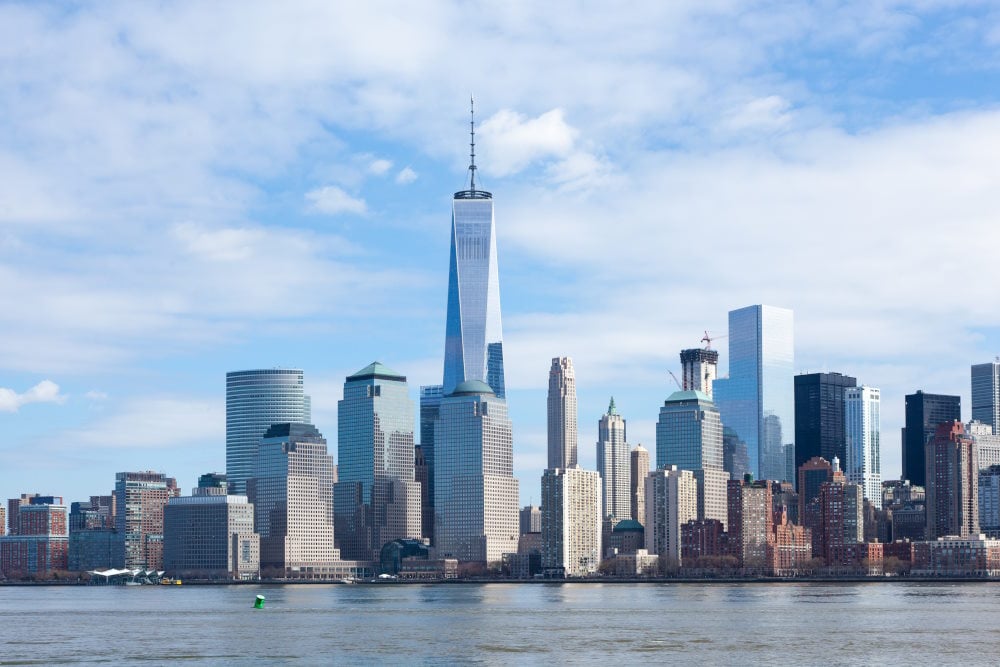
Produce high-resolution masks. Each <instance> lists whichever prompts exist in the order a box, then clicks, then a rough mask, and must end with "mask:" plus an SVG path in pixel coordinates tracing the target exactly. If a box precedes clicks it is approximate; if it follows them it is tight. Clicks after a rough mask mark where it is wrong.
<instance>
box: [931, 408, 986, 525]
mask: <svg viewBox="0 0 1000 667" xmlns="http://www.w3.org/2000/svg"><path fill="white" fill-rule="evenodd" d="M926 461H927V539H928V540H933V539H936V538H938V537H945V536H946V535H958V536H961V537H969V536H970V535H977V534H978V533H979V460H978V457H977V456H976V443H975V441H974V440H973V439H972V438H970V437H969V436H968V435H967V434H966V433H965V428H964V427H963V426H962V422H960V421H957V420H956V421H953V422H944V423H941V424H938V425H937V426H936V427H935V429H934V435H933V436H931V438H930V439H929V440H928V441H927V454H926Z"/></svg>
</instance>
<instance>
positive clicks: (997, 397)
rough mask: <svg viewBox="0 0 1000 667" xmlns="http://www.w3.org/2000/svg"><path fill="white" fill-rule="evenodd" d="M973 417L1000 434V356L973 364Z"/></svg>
mask: <svg viewBox="0 0 1000 667" xmlns="http://www.w3.org/2000/svg"><path fill="white" fill-rule="evenodd" d="M971 375H972V419H973V421H981V422H982V423H984V424H989V425H990V426H992V427H993V432H994V433H998V434H1000V358H997V359H996V360H995V361H991V362H989V363H986V364H974V365H973V366H972V372H971Z"/></svg>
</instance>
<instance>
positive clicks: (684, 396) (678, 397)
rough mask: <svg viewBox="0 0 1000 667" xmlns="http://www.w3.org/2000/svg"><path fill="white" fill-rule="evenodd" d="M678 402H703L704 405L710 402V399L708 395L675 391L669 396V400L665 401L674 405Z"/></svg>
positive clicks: (698, 392)
mask: <svg viewBox="0 0 1000 667" xmlns="http://www.w3.org/2000/svg"><path fill="white" fill-rule="evenodd" d="M678 401H705V402H706V403H711V402H712V397H711V396H709V395H708V394H706V393H704V392H700V391H691V390H688V391H675V392H674V393H672V394H670V398H668V399H667V402H668V403H674V402H678Z"/></svg>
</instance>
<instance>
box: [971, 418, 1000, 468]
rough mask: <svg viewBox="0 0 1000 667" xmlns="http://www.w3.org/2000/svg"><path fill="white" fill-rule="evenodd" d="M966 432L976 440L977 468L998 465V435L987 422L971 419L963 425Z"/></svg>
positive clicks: (999, 440)
mask: <svg viewBox="0 0 1000 667" xmlns="http://www.w3.org/2000/svg"><path fill="white" fill-rule="evenodd" d="M965 430H966V433H968V435H969V437H971V438H972V439H973V440H975V441H976V450H977V452H978V453H979V469H980V470H986V469H987V468H989V467H990V466H992V465H1000V435H997V434H996V433H995V432H994V430H993V428H992V427H990V425H989V424H984V423H982V422H980V421H971V422H969V423H968V424H966V425H965Z"/></svg>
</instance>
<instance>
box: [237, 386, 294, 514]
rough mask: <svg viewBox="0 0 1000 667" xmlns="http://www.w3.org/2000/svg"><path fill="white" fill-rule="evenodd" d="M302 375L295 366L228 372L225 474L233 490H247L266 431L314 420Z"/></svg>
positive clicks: (243, 492)
mask: <svg viewBox="0 0 1000 667" xmlns="http://www.w3.org/2000/svg"><path fill="white" fill-rule="evenodd" d="M302 375H303V374H302V371H301V370H299V369H293V368H271V369H261V370H250V371H233V372H231V373H226V477H227V478H228V480H229V483H230V484H231V486H232V492H233V493H238V494H245V493H246V488H247V480H248V479H250V477H251V476H252V475H253V471H254V465H255V463H256V461H257V447H258V445H259V444H260V439H261V437H262V436H263V435H264V431H266V430H267V429H268V428H269V427H270V426H271V425H272V424H280V423H287V422H296V423H309V422H310V421H312V417H311V414H310V413H311V410H310V403H309V397H308V396H306V395H305V392H304V390H303V384H302Z"/></svg>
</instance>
